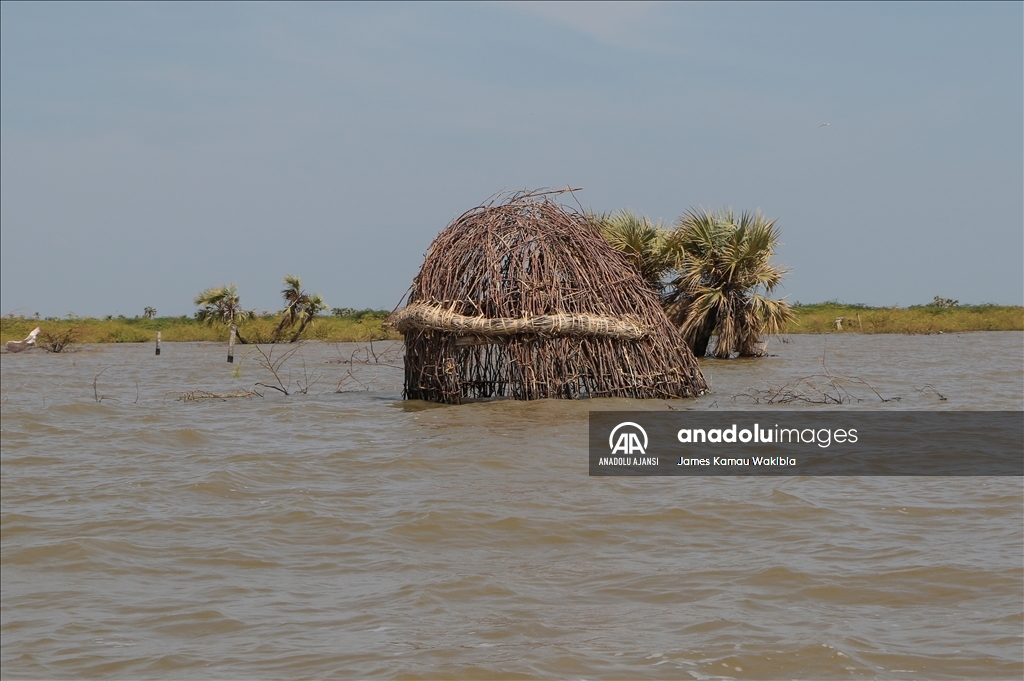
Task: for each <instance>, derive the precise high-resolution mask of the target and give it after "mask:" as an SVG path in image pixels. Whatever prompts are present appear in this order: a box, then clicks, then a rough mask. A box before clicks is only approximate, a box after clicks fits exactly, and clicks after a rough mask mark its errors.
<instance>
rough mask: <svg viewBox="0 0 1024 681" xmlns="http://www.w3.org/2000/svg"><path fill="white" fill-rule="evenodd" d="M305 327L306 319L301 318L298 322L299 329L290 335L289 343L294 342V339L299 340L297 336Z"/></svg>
mask: <svg viewBox="0 0 1024 681" xmlns="http://www.w3.org/2000/svg"><path fill="white" fill-rule="evenodd" d="M305 329H306V320H305V319H303V320H302V322H300V323H299V330H298V331H296V332H295V335H294V336H292V339H291V340H290V341H288V342H289V343H294V342H295V341H297V340H299V336H301V335H302V332H303V331H304V330H305Z"/></svg>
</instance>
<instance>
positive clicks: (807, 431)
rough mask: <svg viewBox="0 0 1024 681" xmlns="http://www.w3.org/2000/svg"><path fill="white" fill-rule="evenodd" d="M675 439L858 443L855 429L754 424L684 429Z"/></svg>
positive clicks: (778, 442) (751, 442)
mask: <svg viewBox="0 0 1024 681" xmlns="http://www.w3.org/2000/svg"><path fill="white" fill-rule="evenodd" d="M676 437H677V439H678V440H679V441H680V442H682V443H685V444H694V443H711V444H716V443H720V442H728V443H740V444H761V443H764V444H773V443H774V444H783V443H813V444H817V445H818V446H819V447H822V448H825V447H828V446H829V445H830V444H832V443H833V442H835V443H837V444H843V443H850V444H853V443H855V442H857V430H856V429H855V428H836V429H835V430H831V429H829V428H818V429H814V428H803V429H800V428H779V424H777V423H776V424H775V428H762V427H761V426H760V424H757V423H755V424H754V427H753V429H747V428H744V429H743V430H739V429H738V427H737V426H736V424H735V423H734V424H732V427H730V428H708V429H704V428H683V429H682V430H680V431H679V432H678V433H677V434H676Z"/></svg>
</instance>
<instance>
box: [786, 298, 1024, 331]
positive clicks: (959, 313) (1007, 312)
mask: <svg viewBox="0 0 1024 681" xmlns="http://www.w3.org/2000/svg"><path fill="white" fill-rule="evenodd" d="M793 312H794V313H795V314H796V321H794V322H793V323H791V324H789V325H788V326H787V328H786V333H851V332H852V333H905V334H929V333H940V332H941V333H957V332H966V331H1024V307H1016V306H1009V305H963V306H959V307H934V306H930V305H921V306H913V307H906V308H904V307H866V306H863V305H843V304H840V303H833V302H828V303H819V304H816V305H795V306H794V307H793ZM839 318H842V322H841V326H842V328H841V329H837V328H836V319H839Z"/></svg>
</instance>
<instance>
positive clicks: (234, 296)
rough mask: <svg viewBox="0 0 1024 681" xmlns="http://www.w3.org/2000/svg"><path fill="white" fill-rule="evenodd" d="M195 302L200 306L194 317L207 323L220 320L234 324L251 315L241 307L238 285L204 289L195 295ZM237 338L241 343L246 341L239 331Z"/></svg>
mask: <svg viewBox="0 0 1024 681" xmlns="http://www.w3.org/2000/svg"><path fill="white" fill-rule="evenodd" d="M195 304H196V305H199V306H200V308H199V310H198V311H196V319H197V320H199V321H200V322H205V323H207V324H212V323H214V322H221V323H224V324H228V325H236V324H237V323H238V322H241V321H245V320H246V319H248V318H249V317H251V316H252V312H251V311H249V310H243V309H242V302H241V300H240V299H239V297H238V287H236V286H235V285H234V284H229V285H227V286H215V287H213V288H208V289H206V290H205V291H203V292H202V293H200V294H199V295H197V296H196V298H195ZM236 333H237V327H236ZM238 340H239V341H240V342H242V343H246V342H248V341H246V340H245V339H244V338H242V334H240V333H238Z"/></svg>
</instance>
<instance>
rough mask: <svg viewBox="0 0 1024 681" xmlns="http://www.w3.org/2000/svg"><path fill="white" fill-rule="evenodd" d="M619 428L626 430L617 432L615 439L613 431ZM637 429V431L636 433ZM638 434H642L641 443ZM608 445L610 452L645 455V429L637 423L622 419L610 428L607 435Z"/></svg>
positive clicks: (615, 431) (617, 430)
mask: <svg viewBox="0 0 1024 681" xmlns="http://www.w3.org/2000/svg"><path fill="white" fill-rule="evenodd" d="M620 428H626V430H623V431H622V432H621V433H619V439H618V440H616V439H615V433H618V432H619V429H620ZM637 431H639V433H637ZM638 434H639V435H642V436H643V438H644V443H643V444H640V438H639V437H638ZM608 446H609V447H610V448H611V450H612V454H640V455H644V456H646V454H647V451H646V450H647V431H646V430H644V429H643V428H642V427H641V426H640V424H639V423H633V422H632V421H623V422H622V423H620V424H619V425H617V426H615V427H614V428H612V432H611V435H609V436H608Z"/></svg>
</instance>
